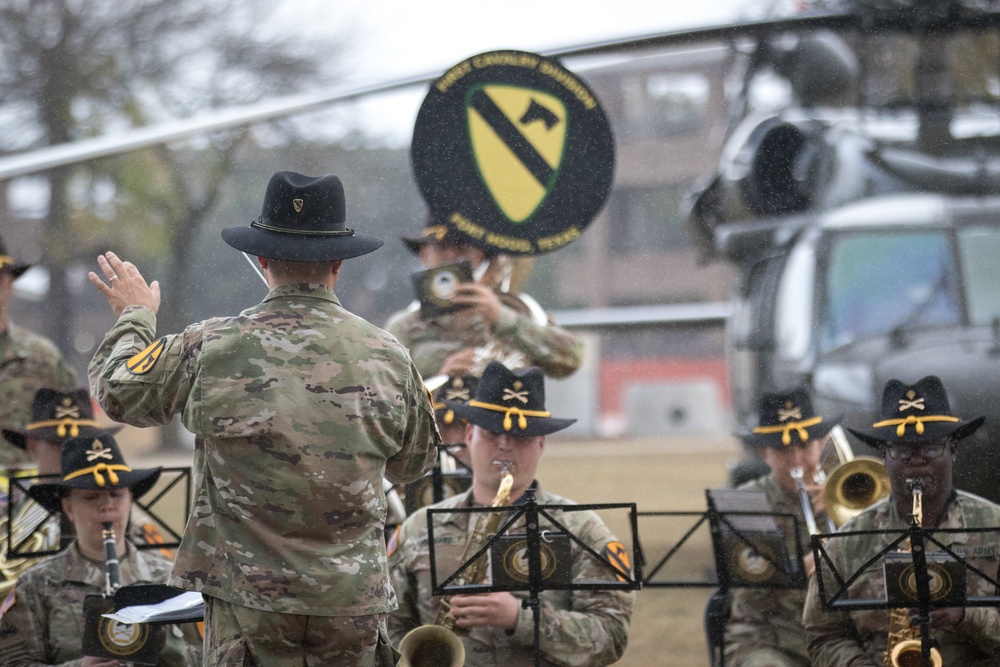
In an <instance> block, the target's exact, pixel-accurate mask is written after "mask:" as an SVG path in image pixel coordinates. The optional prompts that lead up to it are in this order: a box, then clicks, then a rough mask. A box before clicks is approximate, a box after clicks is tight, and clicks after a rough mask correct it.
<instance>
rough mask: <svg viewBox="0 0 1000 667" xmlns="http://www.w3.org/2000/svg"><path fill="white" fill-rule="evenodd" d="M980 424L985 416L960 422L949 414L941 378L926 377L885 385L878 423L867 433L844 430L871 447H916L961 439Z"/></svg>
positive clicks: (865, 431)
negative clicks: (908, 382) (895, 443)
mask: <svg viewBox="0 0 1000 667" xmlns="http://www.w3.org/2000/svg"><path fill="white" fill-rule="evenodd" d="M984 421H986V417H976V418H975V419H969V420H962V419H959V418H958V417H956V416H954V415H952V414H951V405H950V403H949V401H948V394H947V393H946V392H945V389H944V384H943V383H942V382H941V378H939V377H937V376H936V375H928V376H927V377H925V378H922V379H920V380H918V381H917V382H916V384H912V385H908V384H904V383H903V382H901V381H899V380H889V381H888V382H886V383H885V389H884V390H883V391H882V404H881V406H880V408H879V419H878V421H876V422H875V423H874V424H872V426H871V428H870V429H868V430H858V429H853V428H850V429H848V430H849V431H850V432H851V433H853V434H854V435H856V436H857V437H858V438H860V439H861V440H862V441H863V442H865V443H867V444H869V445H871V446H873V447H881V446H882V445H884V444H886V443H888V442H901V443H904V444H913V445H919V444H922V443H925V442H934V441H936V440H943V439H945V438H953V439H955V440H961V439H962V438H966V437H968V436H970V435H972V434H973V433H975V432H976V429H978V428H979V427H980V426H982V425H983V422H984Z"/></svg>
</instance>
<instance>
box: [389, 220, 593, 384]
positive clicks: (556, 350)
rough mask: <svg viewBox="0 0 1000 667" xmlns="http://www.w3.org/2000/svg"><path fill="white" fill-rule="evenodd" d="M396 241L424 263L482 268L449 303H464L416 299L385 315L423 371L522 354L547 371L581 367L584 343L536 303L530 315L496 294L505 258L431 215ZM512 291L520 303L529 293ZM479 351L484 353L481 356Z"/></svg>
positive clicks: (456, 371) (461, 369)
mask: <svg viewBox="0 0 1000 667" xmlns="http://www.w3.org/2000/svg"><path fill="white" fill-rule="evenodd" d="M403 242H404V243H405V244H406V246H407V248H409V249H410V250H411V251H413V252H415V253H416V254H417V255H418V256H419V257H420V263H421V265H422V266H423V267H424V268H425V269H432V268H437V267H439V266H445V265H449V264H455V263H458V262H463V261H465V262H469V264H470V265H471V266H472V269H473V271H474V272H477V271H480V270H483V269H485V272H484V273H483V275H482V276H481V277H480V278H479V279H478V280H475V281H473V282H469V283H461V284H459V285H458V288H457V291H456V294H455V296H454V297H453V298H452V299H451V303H453V304H455V305H463V306H465V308H462V309H461V310H456V311H454V312H446V313H443V314H436V315H433V316H427V314H426V313H423V312H421V309H420V307H419V304H418V303H416V302H415V303H414V305H412V306H411V307H409V308H407V309H406V310H403V311H400V312H398V313H396V314H394V315H393V316H392V317H391V318H389V322H388V323H387V324H386V329H388V331H389V333H391V334H392V335H394V336H395V337H396V338H398V339H399V341H400V342H401V343H402V344H403V345H405V346H406V347H407V348H408V349H409V350H410V353H411V354H412V355H413V361H414V362H415V363H416V365H417V368H418V369H419V370H420V372H421V373H423V375H424V377H425V378H430V377H432V376H436V375H450V376H454V375H478V374H480V373H481V372H482V371H483V368H484V367H485V366H486V363H487V362H488V361H490V360H491V359H498V358H499V359H500V360H506V361H507V363H508V364H510V363H511V361H510V359H511V358H513V357H514V356H517V357H518V358H519V359H520V360H521V361H522V363H520V364H519V365H520V366H538V367H540V368H541V369H542V370H543V371H544V372H545V374H546V375H549V376H550V377H554V378H562V377H566V376H568V375H570V374H572V373H573V372H575V371H576V370H577V369H578V368H579V367H580V364H581V363H582V362H583V342H582V341H581V340H580V338H579V337H578V336H576V335H575V334H573V333H570V332H569V331H566V330H565V329H563V328H561V327H558V326H556V325H555V324H554V323H553V322H552V320H551V319H550V318H548V316H546V315H544V313H543V312H541V308H537V310H536V312H537V315H535V316H532V314H531V313H529V312H524V310H525V309H523V308H518V309H515V308H512V307H511V305H510V303H511V302H509V303H504V302H503V301H501V299H500V297H498V296H497V293H496V291H495V288H496V287H497V284H499V283H500V282H501V275H502V273H503V271H504V269H505V268H507V267H506V262H508V261H509V258H507V257H506V256H503V255H500V256H494V257H487V256H486V254H485V253H484V252H483V250H482V249H481V248H478V247H476V246H474V245H471V244H469V243H467V242H466V241H464V240H463V239H461V238H459V237H458V235H457V234H456V233H455V232H454V231H452V230H451V229H449V228H448V227H447V226H445V225H443V224H441V223H440V222H438V221H437V219H436V218H434V217H433V216H431V217H429V218H428V219H427V225H426V226H425V228H424V231H423V234H422V235H421V236H417V237H404V238H403ZM487 265H488V267H487ZM519 296H523V297H524V299H522V300H521V302H520V303H527V302H528V300H529V299H530V297H527V296H526V295H519ZM512 303H516V302H514V301H513V300H512ZM532 303H533V302H532ZM534 305H535V306H537V304H534ZM486 350H488V351H489V352H488V354H487V355H486V358H480V357H482V356H483V354H484V351H486Z"/></svg>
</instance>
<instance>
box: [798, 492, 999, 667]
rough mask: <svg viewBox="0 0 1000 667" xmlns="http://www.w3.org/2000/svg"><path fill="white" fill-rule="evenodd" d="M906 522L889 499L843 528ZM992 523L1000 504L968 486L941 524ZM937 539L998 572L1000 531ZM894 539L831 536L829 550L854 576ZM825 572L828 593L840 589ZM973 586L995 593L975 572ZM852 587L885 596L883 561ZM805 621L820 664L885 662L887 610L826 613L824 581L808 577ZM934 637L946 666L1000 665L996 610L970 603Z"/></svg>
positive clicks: (856, 592)
mask: <svg viewBox="0 0 1000 667" xmlns="http://www.w3.org/2000/svg"><path fill="white" fill-rule="evenodd" d="M907 525H908V524H907V521H906V520H905V519H901V518H900V517H899V516H898V514H897V513H896V508H895V505H894V504H893V503H892V502H890V501H883V502H881V503H878V504H877V505H875V506H873V507H871V508H869V509H867V510H866V511H865V512H863V513H862V514H860V515H858V516H857V517H856V518H854V519H853V520H852V521H849V522H848V523H846V524H844V525H843V526H842V527H841V529H840V530H841V532H846V531H852V530H897V531H902V530H903V529H905V528H906V526H907ZM992 526H1000V506H997V505H994V504H993V503H991V502H989V501H988V500H984V499H982V498H979V497H978V496H974V495H972V494H969V493H964V492H961V491H959V492H958V496H957V498H956V499H954V500H952V502H951V503H949V505H948V508H947V511H946V512H945V516H944V517H943V519H942V521H941V522H940V523H939V527H940V528H958V529H961V528H987V527H992ZM936 538H937V539H938V540H939V541H940V542H941V543H943V544H946V545H948V546H949V548H950V549H952V551H954V552H955V553H956V554H958V555H960V556H963V557H965V558H967V559H968V560H969V562H970V564H972V565H975V566H976V567H978V568H979V569H981V570H982V571H983V572H985V573H987V574H989V575H990V576H992V577H996V575H997V563H998V561H1000V551H998V538H997V534H996V533H992V534H990V533H985V534H984V533H969V534H962V533H957V534H946V533H940V534H938V535H936ZM890 542H891V540H889V539H887V537H886V536H882V535H859V536H856V537H851V536H849V537H844V538H840V539H832V540H830V542H829V543H828V544H827V551H828V553H829V554H830V558H831V560H832V561H833V563H834V564H835V565H836V567H837V570H838V571H839V572H840V573H841V576H849V575H850V574H851V573H853V572H855V571H856V570H858V569H859V568H860V567H861V566H862V565H864V563H865V561H867V560H868V559H869V558H871V557H873V556H874V555H875V554H876V553H878V551H879V550H881V549H883V548H884V547H885V546H886V545H887V544H890ZM937 550H939V549H938V547H936V546H934V545H932V544H928V545H927V551H928V552H932V551H937ZM823 575H824V579H823V582H824V586H825V587H826V591H827V595H831V594H832V593H833V591H835V590H837V589H836V588H835V587H834V585H835V584H834V580H833V577H832V576H831V575H830V573H829V568H828V567H824V569H823ZM967 585H968V593H969V595H995V592H993V591H992V590H991V588H992V587H987V586H986V585H985V582H984V581H983V579H982V578H981V577H978V576H971V575H970V576H968V581H967ZM848 591H849V595H848V599H852V598H854V599H862V598H865V599H885V583H884V577H883V576H882V567H881V563H876V564H875V565H873V566H872V567H871V568H869V569H867V570H865V572H864V573H863V574H862V575H861V576H860V577H859V578H858V580H856V581H855V582H854V583H853V584H851V586H850V588H849V589H848ZM803 622H804V623H805V627H806V633H807V634H808V638H809V653H810V655H811V656H812V664H813V665H814V667H843V666H844V665H850V666H851V667H855V666H859V667H860V666H864V667H881V665H882V664H883V654H884V653H885V645H886V636H887V633H888V627H889V612H888V611H886V610H870V611H854V612H849V613H848V612H843V611H835V612H828V613H824V612H823V610H822V607H821V604H820V598H819V585H818V584H817V582H816V578H815V577H813V580H812V581H810V583H809V593H808V595H807V597H806V606H805V612H804V614H803ZM931 636H932V637H933V638H934V639H936V640H938V641H939V642H940V646H939V649H940V651H941V657H942V658H943V659H944V664H945V665H948V666H951V665H954V666H955V667H958V665H961V666H962V667H976V666H979V665H982V666H985V665H997V664H1000V612H998V611H997V610H996V609H992V608H985V607H967V608H966V609H965V618H964V619H963V620H962V622H961V623H959V625H958V626H957V628H954V629H944V628H934V627H933V626H932V627H931Z"/></svg>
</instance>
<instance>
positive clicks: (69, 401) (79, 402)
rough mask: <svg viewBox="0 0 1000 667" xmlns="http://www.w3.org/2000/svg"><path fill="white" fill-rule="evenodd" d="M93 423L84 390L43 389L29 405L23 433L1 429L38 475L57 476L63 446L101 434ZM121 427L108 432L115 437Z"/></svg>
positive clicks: (100, 429)
mask: <svg viewBox="0 0 1000 667" xmlns="http://www.w3.org/2000/svg"><path fill="white" fill-rule="evenodd" d="M104 430H105V429H103V428H102V427H101V424H100V423H98V422H97V421H95V420H94V406H93V405H92V404H91V402H90V394H89V393H88V392H87V390H86V389H73V390H70V391H60V390H58V389H52V388H50V387H43V388H42V389H39V390H38V391H37V392H35V396H34V398H33V400H32V402H31V421H29V422H28V423H27V424H26V425H25V427H24V428H23V429H7V428H5V429H3V437H4V439H5V440H6V441H7V442H9V443H10V444H11V445H13V446H14V447H16V448H18V449H20V450H22V451H23V452H24V453H25V454H26V457H27V461H28V462H30V463H31V464H33V465H34V466H35V468H36V469H37V470H38V474H39V475H58V474H59V471H60V470H61V466H62V446H63V443H64V442H66V440H68V439H69V438H76V437H81V438H93V437H96V436H97V435H99V434H100V433H102V432H104ZM120 430H121V427H120V426H115V427H111V428H108V429H107V432H108V433H111V434H115V433H117V432H118V431H120Z"/></svg>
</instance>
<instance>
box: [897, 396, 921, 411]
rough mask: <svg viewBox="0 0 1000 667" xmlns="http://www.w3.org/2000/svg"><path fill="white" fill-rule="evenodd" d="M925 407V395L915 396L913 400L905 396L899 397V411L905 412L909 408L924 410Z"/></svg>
mask: <svg viewBox="0 0 1000 667" xmlns="http://www.w3.org/2000/svg"><path fill="white" fill-rule="evenodd" d="M923 409H925V408H924V397H923V396H921V397H920V398H915V399H913V400H907V399H905V398H901V399H899V411H900V412H905V411H907V410H923Z"/></svg>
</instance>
